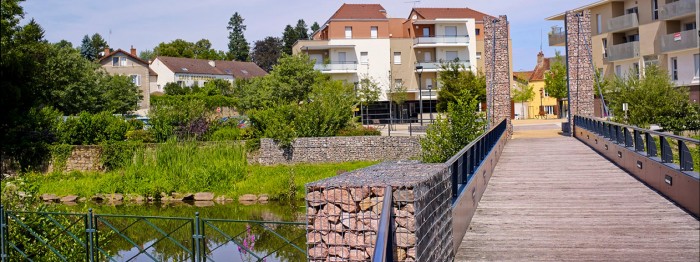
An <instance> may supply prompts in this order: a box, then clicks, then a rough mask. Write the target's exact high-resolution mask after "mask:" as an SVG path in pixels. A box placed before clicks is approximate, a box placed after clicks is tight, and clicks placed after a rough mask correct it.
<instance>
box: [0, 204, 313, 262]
mask: <svg viewBox="0 0 700 262" xmlns="http://www.w3.org/2000/svg"><path fill="white" fill-rule="evenodd" d="M305 226H306V224H305V223H304V222H281V221H253V220H227V219H207V218H200V217H199V214H198V213H195V215H194V217H159V216H129V215H107V214H94V213H93V212H92V210H90V211H89V212H88V213H87V214H82V213H59V212H26V211H10V210H5V208H4V207H3V206H0V240H1V241H0V242H1V243H0V258H1V261H2V262H5V261H83V260H84V261H132V260H135V259H136V260H138V261H230V259H231V257H232V256H236V255H238V256H240V257H241V260H244V261H266V260H268V259H270V258H278V259H279V258H283V259H284V260H290V261H298V260H305V259H306V249H305V248H302V247H303V246H304V244H305V237H306V231H305V230H306V228H305ZM231 245H233V246H231ZM222 247H227V248H228V249H229V250H228V251H226V252H225V254H223V255H222V254H221V251H222V249H221V248H222ZM232 247H235V248H234V249H237V251H238V254H236V252H235V251H233V252H231V250H230V249H231V248H232Z"/></svg>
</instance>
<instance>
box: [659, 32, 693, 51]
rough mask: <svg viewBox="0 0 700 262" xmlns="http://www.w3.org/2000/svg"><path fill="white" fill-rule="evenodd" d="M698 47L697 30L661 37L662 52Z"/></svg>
mask: <svg viewBox="0 0 700 262" xmlns="http://www.w3.org/2000/svg"><path fill="white" fill-rule="evenodd" d="M697 48H698V34H697V30H687V31H681V32H678V33H673V34H668V35H665V36H662V37H661V52H664V53H666V52H672V51H679V50H684V49H697Z"/></svg>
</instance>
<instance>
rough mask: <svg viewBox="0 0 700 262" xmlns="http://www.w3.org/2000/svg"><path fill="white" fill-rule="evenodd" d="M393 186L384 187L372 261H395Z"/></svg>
mask: <svg viewBox="0 0 700 262" xmlns="http://www.w3.org/2000/svg"><path fill="white" fill-rule="evenodd" d="M391 194H392V192H391V186H387V187H386V188H385V189H384V201H383V202H382V213H381V217H380V218H379V228H378V231H377V241H376V242H375V246H374V252H373V253H372V262H385V261H389V262H390V261H394V238H393V236H394V234H393V232H392V231H393V228H394V227H393V221H394V218H393V215H394V214H393V212H391V211H392V210H393V208H392V200H391Z"/></svg>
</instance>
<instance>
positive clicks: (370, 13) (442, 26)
mask: <svg viewBox="0 0 700 262" xmlns="http://www.w3.org/2000/svg"><path fill="white" fill-rule="evenodd" d="M484 16H486V15H485V14H483V13H481V12H478V11H475V10H472V9H469V8H414V9H413V10H411V12H410V14H409V15H408V17H407V18H392V17H390V16H389V15H388V14H387V12H386V10H385V9H384V7H382V6H381V5H379V4H343V5H342V6H341V7H340V8H339V9H338V10H337V11H336V12H335V13H334V14H333V15H332V16H331V17H330V18H329V19H328V21H327V22H326V23H324V24H323V25H322V26H321V28H320V29H319V30H318V31H317V32H314V34H313V35H312V40H300V41H298V42H297V43H296V44H295V45H294V48H293V52H294V53H295V54H297V53H305V54H308V55H309V57H310V58H311V59H313V60H315V63H316V65H315V68H316V69H317V70H320V71H321V72H323V73H325V74H329V75H330V76H331V77H332V78H333V79H337V80H343V81H346V82H348V83H357V82H359V81H360V80H361V79H364V78H370V79H372V80H374V81H375V82H377V83H378V84H379V86H380V88H381V97H380V99H379V100H380V102H379V103H375V104H374V105H371V106H370V108H369V118H370V119H386V118H389V116H390V115H389V111H390V110H389V103H388V100H389V97H390V95H389V94H391V93H392V92H394V91H395V90H396V89H397V88H398V87H402V88H405V90H406V92H407V101H406V103H405V104H404V105H403V106H402V107H401V108H394V110H392V117H393V118H413V119H415V118H419V115H420V114H421V112H422V116H423V118H424V119H428V117H429V116H428V114H429V113H431V112H435V106H436V104H437V90H438V89H439V88H440V85H439V81H438V71H439V70H440V69H439V68H440V63H442V62H447V61H456V62H458V63H461V64H462V65H464V67H465V69H466V70H471V71H473V72H475V73H477V72H479V71H481V70H483V64H484V63H483V61H481V54H482V53H483V49H484V44H483V35H482V31H483V18H484ZM420 102H422V109H421V104H420Z"/></svg>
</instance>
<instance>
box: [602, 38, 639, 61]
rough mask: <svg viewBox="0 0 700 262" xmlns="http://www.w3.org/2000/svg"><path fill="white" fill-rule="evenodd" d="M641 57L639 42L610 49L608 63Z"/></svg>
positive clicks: (614, 46)
mask: <svg viewBox="0 0 700 262" xmlns="http://www.w3.org/2000/svg"><path fill="white" fill-rule="evenodd" d="M636 57H639V42H629V43H624V44H619V45H613V46H611V47H609V48H608V51H607V58H606V59H605V61H606V62H613V61H618V60H625V59H631V58H636Z"/></svg>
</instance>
